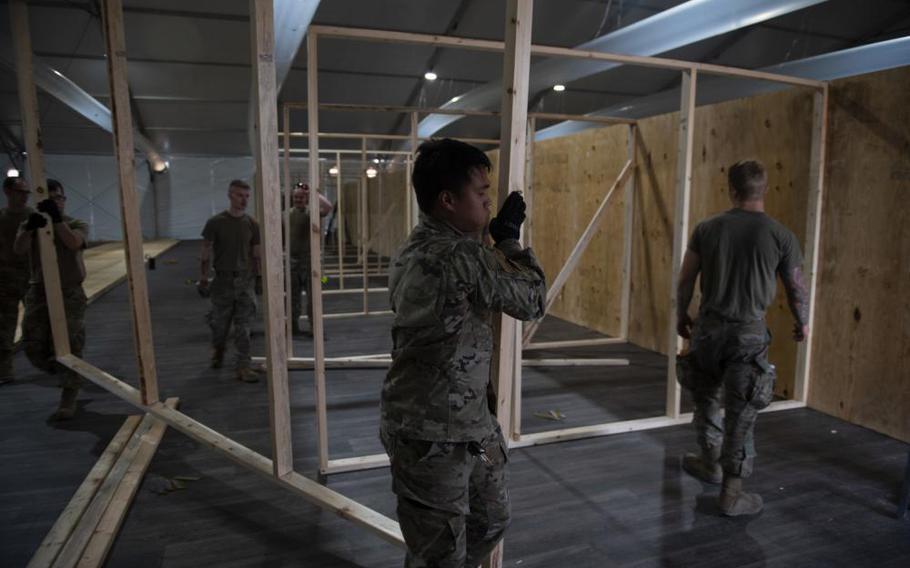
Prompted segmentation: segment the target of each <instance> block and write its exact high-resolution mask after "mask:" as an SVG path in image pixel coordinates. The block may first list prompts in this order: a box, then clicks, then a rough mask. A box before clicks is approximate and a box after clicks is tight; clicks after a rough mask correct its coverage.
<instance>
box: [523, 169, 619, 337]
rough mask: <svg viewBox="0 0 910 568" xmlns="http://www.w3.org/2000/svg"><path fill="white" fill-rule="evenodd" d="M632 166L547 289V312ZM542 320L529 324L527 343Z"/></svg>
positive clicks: (617, 183)
mask: <svg viewBox="0 0 910 568" xmlns="http://www.w3.org/2000/svg"><path fill="white" fill-rule="evenodd" d="M632 168H633V164H632V162H631V161H627V162H626V163H625V165H624V166H623V168H622V170H621V171H620V172H619V176H618V177H617V178H616V181H614V182H613V185H611V186H610V189H608V190H607V193H606V195H604V198H603V201H601V202H600V206H598V208H597V210H596V211H595V212H594V215H593V216H592V217H591V220H590V221H589V222H588V226H587V227H585V230H584V232H582V234H581V236H580V237H579V238H578V242H576V243H575V247H574V248H573V249H572V253H571V254H570V255H569V258H567V259H566V262H565V263H564V264H563V265H562V268H561V269H560V270H559V274H557V275H556V278H554V279H553V282H552V283H551V284H550V288H549V289H548V290H547V306H546V311H547V312H549V311H550V308H551V307H552V306H553V303H554V302H556V298H558V297H559V293H560V292H562V289H563V287H564V286H565V285H566V282H567V281H568V280H569V276H570V275H571V274H572V272H573V271H574V270H575V268H576V267H577V266H578V263H579V262H580V261H581V257H582V255H583V254H584V252H585V250H587V248H588V245H590V244H591V241H592V240H593V239H594V235H595V234H596V233H597V228H598V227H599V226H600V222H601V220H603V218H604V215H605V213H606V211H607V206H608V205H609V203H610V198H611V197H612V196H613V193H614V192H615V191H616V189H617V188H618V187H619V186H620V185H622V183H623V182H624V181H625V180H626V179H627V178H628V177H629V175H630V174H631V173H632ZM541 321H543V318H541V319H539V320H537V321H535V322H533V323H532V324H530V325H529V326H528V328H527V331H526V332H525V334H524V343H525V344H528V343H530V342H531V339H532V338H533V337H534V334H535V333H537V330H538V329H539V328H540V323H541Z"/></svg>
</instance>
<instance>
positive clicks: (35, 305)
mask: <svg viewBox="0 0 910 568" xmlns="http://www.w3.org/2000/svg"><path fill="white" fill-rule="evenodd" d="M86 303H87V301H86V298H85V292H84V291H83V290H82V286H76V287H73V288H63V309H64V310H65V311H66V328H67V331H68V332H69V340H70V351H71V352H72V354H73V355H75V356H76V357H82V350H83V348H84V347H85V306H86ZM22 348H23V349H24V350H25V355H26V357H28V360H29V361H31V363H32V365H34V366H35V367H37V368H39V369H41V370H43V371H45V372H48V373H52V374H53V373H60V374H61V379H60V383H61V385H62V386H63V387H65V388H77V387H78V386H79V384H80V383H81V382H82V379H81V377H79V375H77V374H76V373H74V372H73V371H70V370H69V369H66V368H65V367H64V366H63V365H61V364H59V363H57V361H56V359H55V358H54V337H53V335H52V334H51V320H50V316H49V315H48V309H47V300H46V299H45V296H44V285H43V284H31V285H29V287H28V293H27V294H26V295H25V315H24V317H23V318H22Z"/></svg>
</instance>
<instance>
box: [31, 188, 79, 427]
mask: <svg viewBox="0 0 910 568" xmlns="http://www.w3.org/2000/svg"><path fill="white" fill-rule="evenodd" d="M47 189H48V198H47V199H45V200H44V201H42V202H41V203H39V204H38V211H41V212H42V213H45V214H47V216H48V217H50V219H51V222H52V223H53V227H54V248H55V249H56V252H57V268H58V270H59V272H60V288H61V291H62V292H63V309H64V311H65V312H66V328H67V331H68V335H69V342H70V351H71V352H72V354H73V355H75V356H76V357H82V350H83V348H84V347H85V307H86V304H87V300H86V297H85V292H84V291H83V290H82V282H83V281H84V280H85V263H84V262H83V260H82V251H83V250H84V249H85V248H86V241H87V239H88V225H87V224H86V223H85V222H84V221H81V220H79V219H73V218H72V217H69V216H67V215H64V214H63V210H64V207H65V205H66V195H65V194H64V192H63V186H62V185H61V184H60V182H59V181H57V180H53V179H49V180H47ZM46 224H47V221H46V219H45V217H44V216H43V215H41V213H32V214H31V215H30V216H29V217H28V220H27V221H26V222H25V223H23V224H22V225H21V226H20V228H19V232H18V233H17V235H16V243H15V250H16V252H17V253H25V252H26V251H27V252H28V255H29V261H30V263H31V279H30V280H29V287H28V293H27V294H26V296H25V316H24V317H23V319H22V346H23V349H24V350H25V355H26V356H27V357H28V359H29V361H31V363H32V365H34V366H35V367H37V368H39V369H41V370H43V371H46V372H48V373H52V374H53V373H59V374H60V375H61V381H60V382H61V386H62V387H63V392H62V393H61V396H60V406H59V408H58V409H57V411H56V412H55V413H54V414H53V415H51V419H52V420H68V419H70V418H72V417H73V416H74V415H75V413H76V408H77V404H76V399H77V397H78V396H79V386H80V384H81V382H82V379H81V377H80V376H79V375H77V374H76V373H75V372H73V371H71V370H69V369H67V368H65V367H64V366H63V365H61V364H59V363H57V361H56V359H55V353H54V337H53V334H52V333H51V321H50V315H49V312H48V308H47V299H46V296H45V293H44V275H43V273H42V271H41V254H40V252H39V247H38V234H37V229H40V228H42V227H44V226H46Z"/></svg>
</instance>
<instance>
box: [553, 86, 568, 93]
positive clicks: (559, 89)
mask: <svg viewBox="0 0 910 568" xmlns="http://www.w3.org/2000/svg"><path fill="white" fill-rule="evenodd" d="M553 90H554V91H556V92H557V93H561V92H563V91H565V90H566V86H565V85H553Z"/></svg>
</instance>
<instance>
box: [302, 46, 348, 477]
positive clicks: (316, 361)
mask: <svg viewBox="0 0 910 568" xmlns="http://www.w3.org/2000/svg"><path fill="white" fill-rule="evenodd" d="M318 41H319V37H318V36H317V35H316V34H315V33H314V32H313V31H312V30H310V31H309V32H307V38H306V70H307V75H306V78H307V105H306V109H307V129H308V131H307V134H308V136H309V147H310V168H309V170H310V180H309V181H310V204H309V205H310V269H311V271H312V272H311V273H310V290H311V291H312V298H307V299H308V300H309V301H311V302H313V320H312V321H311V322H310V325H311V326H312V328H313V383H314V385H315V387H316V392H315V395H316V436H317V445H318V452H319V471H320V472H322V473H325V472H326V470H327V469H328V466H329V424H328V410H327V408H326V405H327V397H326V390H325V334H324V333H323V321H322V262H321V258H320V244H321V238H320V237H321V235H322V229H321V223H320V215H319V195H318V191H319V180H320V176H319V83H318V79H319V57H318V54H317V51H316V50H317V47H318V46H317V44H318ZM340 173H341V172H339V175H340Z"/></svg>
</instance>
